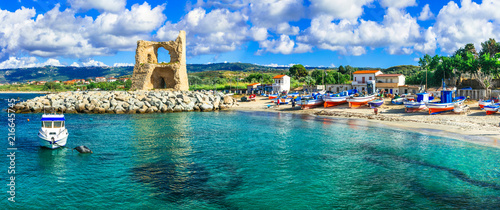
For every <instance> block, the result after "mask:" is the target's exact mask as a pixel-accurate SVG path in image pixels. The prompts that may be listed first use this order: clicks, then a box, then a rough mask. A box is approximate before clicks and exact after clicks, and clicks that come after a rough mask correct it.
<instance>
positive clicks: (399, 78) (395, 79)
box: [376, 74, 405, 94]
mask: <svg viewBox="0 0 500 210" xmlns="http://www.w3.org/2000/svg"><path fill="white" fill-rule="evenodd" d="M376 79H377V84H376V88H378V89H380V90H384V91H385V92H386V93H390V94H400V93H401V91H400V90H399V87H403V86H405V76H404V75H402V74H379V75H377V76H376Z"/></svg>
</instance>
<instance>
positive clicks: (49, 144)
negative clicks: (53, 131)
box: [38, 134, 68, 149]
mask: <svg viewBox="0 0 500 210" xmlns="http://www.w3.org/2000/svg"><path fill="white" fill-rule="evenodd" d="M38 140H39V142H40V146H41V147H46V148H49V149H57V148H59V147H64V146H66V142H67V140H68V135H64V137H61V138H59V139H55V138H54V141H52V138H49V139H47V138H46V137H44V136H42V135H40V134H38Z"/></svg>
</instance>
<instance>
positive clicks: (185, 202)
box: [0, 94, 500, 209]
mask: <svg viewBox="0 0 500 210" xmlns="http://www.w3.org/2000/svg"><path fill="white" fill-rule="evenodd" d="M35 96H36V95H34V94H0V99H1V106H2V109H5V108H6V106H7V101H6V100H5V99H7V98H12V97H13V98H17V97H20V99H23V98H32V97H35ZM1 115H2V121H1V122H2V124H1V125H0V126H1V128H0V131H1V132H0V135H1V136H2V139H4V140H2V141H1V143H0V145H1V148H0V149H1V150H2V157H1V158H0V168H1V170H0V182H1V184H2V186H3V187H2V196H1V198H2V199H1V201H0V208H2V209H55V208H60V209H91V208H92V209H436V208H446V209H450V208H453V209H454V208H458V209H496V208H500V150H499V149H497V148H490V147H485V146H480V145H475V144H470V143H467V142H462V141H458V140H454V139H447V138H442V137H434V136H428V135H424V134H420V133H416V132H411V131H405V130H401V129H390V128H384V127H382V126H380V125H378V124H374V123H370V122H367V121H364V120H351V119H350V120H344V119H328V118H321V117H314V116H306V115H294V114H285V113H259V112H238V111H221V112H211V113H200V112H190V113H169V114H136V115H110V114H95V115H89V114H66V119H67V128H68V129H69V132H70V136H69V138H68V144H67V147H66V148H62V149H57V150H48V149H43V148H40V147H39V146H38V140H37V132H38V129H39V127H40V122H39V120H40V117H41V114H16V121H15V123H16V147H17V148H18V150H17V152H16V165H15V166H16V175H15V176H16V185H15V186H16V197H15V200H16V202H15V203H12V202H9V201H8V200H7V199H8V197H9V194H8V193H7V191H8V186H7V184H8V178H9V175H8V173H7V169H8V166H9V159H8V157H6V155H7V154H8V150H7V147H8V145H7V135H8V133H7V132H8V131H7V113H6V112H4V111H3V112H2V114H1ZM28 119H29V122H28ZM79 145H86V146H87V147H89V148H90V149H92V150H93V151H94V154H79V153H78V152H76V151H72V150H71V148H74V147H76V146H79Z"/></svg>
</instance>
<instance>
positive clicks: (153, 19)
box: [0, 3, 166, 58]
mask: <svg viewBox="0 0 500 210" xmlns="http://www.w3.org/2000/svg"><path fill="white" fill-rule="evenodd" d="M164 9H165V5H160V6H157V7H155V8H151V6H150V5H149V4H148V3H144V4H142V5H138V4H136V5H133V6H132V8H131V9H130V10H127V9H125V10H122V12H121V13H120V14H112V13H107V12H104V13H102V14H100V15H99V16H97V18H96V20H93V18H92V17H89V16H85V17H79V16H76V13H75V11H74V10H72V9H66V10H64V11H60V5H59V4H56V6H55V7H54V8H53V9H51V10H50V11H48V12H46V13H45V14H39V15H36V12H35V10H34V9H27V8H24V7H23V8H21V9H18V10H17V11H15V12H9V11H7V10H1V9H0V19H2V21H1V22H0V49H1V50H0V57H3V56H5V55H10V56H13V55H16V54H18V53H29V54H30V55H34V56H40V57H56V56H65V57H72V58H75V57H76V58H88V57H91V56H96V55H112V54H114V53H116V52H117V51H120V50H133V49H134V48H135V45H136V41H137V40H139V39H147V38H148V37H150V33H151V31H152V30H154V29H156V28H158V27H160V26H161V24H162V23H163V21H164V20H165V19H166V17H165V15H164V14H163V10H164ZM33 18H34V19H33Z"/></svg>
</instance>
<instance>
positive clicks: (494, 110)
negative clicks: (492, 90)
mask: <svg viewBox="0 0 500 210" xmlns="http://www.w3.org/2000/svg"><path fill="white" fill-rule="evenodd" d="M483 108H484V111H486V115H490V114H495V113H497V112H498V108H500V105H497V104H491V105H486V106H484V107H483Z"/></svg>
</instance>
